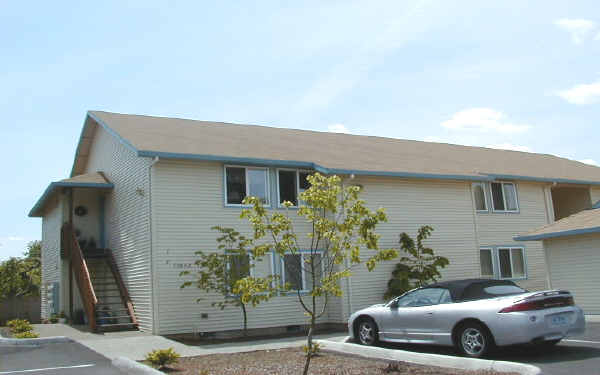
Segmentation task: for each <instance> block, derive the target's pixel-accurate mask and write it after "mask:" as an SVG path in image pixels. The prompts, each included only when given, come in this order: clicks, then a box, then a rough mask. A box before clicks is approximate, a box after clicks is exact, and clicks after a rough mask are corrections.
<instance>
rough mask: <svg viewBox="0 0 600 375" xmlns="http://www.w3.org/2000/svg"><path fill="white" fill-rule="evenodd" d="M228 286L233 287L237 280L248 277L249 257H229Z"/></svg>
mask: <svg viewBox="0 0 600 375" xmlns="http://www.w3.org/2000/svg"><path fill="white" fill-rule="evenodd" d="M228 276H229V284H230V285H233V284H234V283H235V282H236V281H237V280H240V279H243V278H244V277H247V276H250V256H248V255H237V254H236V255H230V256H229V274H228Z"/></svg>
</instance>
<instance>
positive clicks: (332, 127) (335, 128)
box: [327, 124, 350, 133]
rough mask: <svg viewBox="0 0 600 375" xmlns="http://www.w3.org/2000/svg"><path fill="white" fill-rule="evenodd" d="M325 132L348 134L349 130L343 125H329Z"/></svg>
mask: <svg viewBox="0 0 600 375" xmlns="http://www.w3.org/2000/svg"><path fill="white" fill-rule="evenodd" d="M327 130H328V131H330V132H332V133H350V130H348V128H347V127H346V125H344V124H331V125H329V126H328V127H327Z"/></svg>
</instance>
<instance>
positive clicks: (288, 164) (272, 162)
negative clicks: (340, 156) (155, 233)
mask: <svg viewBox="0 0 600 375" xmlns="http://www.w3.org/2000/svg"><path fill="white" fill-rule="evenodd" d="M137 154H138V156H139V157H156V156H158V157H159V158H166V159H180V160H202V161H217V162H221V163H226V164H238V165H249V166H262V167H282V168H298V169H313V170H315V171H317V172H320V173H324V174H355V175H368V176H389V177H406V178H425V179H440V180H461V181H493V178H490V177H487V176H474V175H473V176H470V175H457V174H434V173H416V172H387V171H368V170H356V169H337V168H325V167H323V166H320V165H318V164H316V163H313V162H308V161H297V160H277V159H261V158H245V157H236V156H219V155H204V154H182V153H172V152H161V151H150V150H140V151H138V152H137ZM599 184H600V183H599Z"/></svg>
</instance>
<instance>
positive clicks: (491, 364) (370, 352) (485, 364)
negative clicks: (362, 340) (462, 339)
mask: <svg viewBox="0 0 600 375" xmlns="http://www.w3.org/2000/svg"><path fill="white" fill-rule="evenodd" d="M315 342H318V343H319V344H321V346H322V349H323V350H326V351H331V352H335V353H341V354H346V355H348V354H351V355H357V356H361V357H365V358H370V359H383V360H388V361H402V362H407V363H412V364H418V365H426V366H437V367H446V368H453V369H460V370H492V371H497V372H516V373H519V374H522V375H542V370H541V369H540V368H539V367H536V366H532V365H526V364H522V363H516V362H508V361H493V360H488V359H477V358H465V357H453V356H448V355H441V354H430V353H415V352H409V351H406V350H398V349H386V348H379V347H373V346H364V345H358V344H351V343H345V342H335V341H328V340H315Z"/></svg>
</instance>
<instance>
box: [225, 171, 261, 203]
mask: <svg viewBox="0 0 600 375" xmlns="http://www.w3.org/2000/svg"><path fill="white" fill-rule="evenodd" d="M246 196H253V197H257V198H259V199H260V200H261V201H262V203H263V204H264V205H269V173H268V170H267V169H266V168H247V167H225V197H226V204H228V205H241V204H242V201H243V200H244V198H246Z"/></svg>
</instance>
